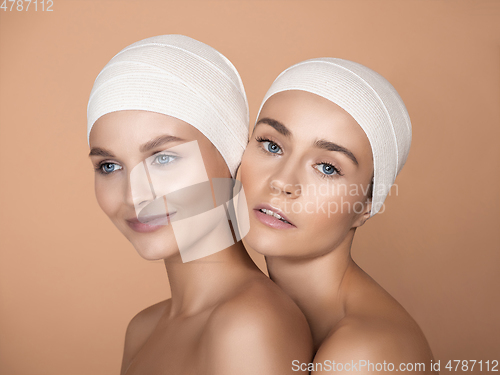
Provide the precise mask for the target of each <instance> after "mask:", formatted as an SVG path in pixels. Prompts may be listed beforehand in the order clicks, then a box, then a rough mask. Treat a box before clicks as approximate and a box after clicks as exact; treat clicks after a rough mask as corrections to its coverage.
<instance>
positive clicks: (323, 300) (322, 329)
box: [266, 230, 354, 350]
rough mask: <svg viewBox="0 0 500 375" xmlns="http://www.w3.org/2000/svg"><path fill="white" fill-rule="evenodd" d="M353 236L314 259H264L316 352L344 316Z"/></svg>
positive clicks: (270, 273)
mask: <svg viewBox="0 0 500 375" xmlns="http://www.w3.org/2000/svg"><path fill="white" fill-rule="evenodd" d="M353 236H354V230H353V231H352V232H349V235H348V236H346V238H345V239H344V240H343V242H342V243H341V244H340V245H339V246H337V247H336V248H335V249H333V250H332V251H329V252H328V253H326V254H324V255H321V256H316V257H313V258H300V259H298V258H289V257H266V262H267V268H268V271H269V276H270V277H271V279H272V280H273V281H274V282H275V283H276V284H278V285H279V286H280V287H281V288H282V289H283V290H284V291H285V293H286V294H288V295H289V296H290V297H291V298H292V299H293V300H294V301H295V303H296V304H297V305H298V306H299V308H300V309H301V310H302V312H303V313H304V315H305V317H306V319H307V321H308V323H309V327H310V328H311V333H312V336H313V342H314V346H315V349H316V350H317V349H318V348H319V346H320V345H321V343H322V342H323V340H324V339H325V338H326V337H327V336H328V334H329V333H330V332H331V331H332V329H333V328H334V327H335V325H336V324H337V323H338V322H339V321H340V320H341V319H342V318H343V317H344V315H345V307H346V306H345V305H346V300H345V298H344V287H345V285H346V277H347V276H348V275H349V273H350V271H351V269H352V268H353V266H354V262H353V260H352V258H351V244H352V239H353Z"/></svg>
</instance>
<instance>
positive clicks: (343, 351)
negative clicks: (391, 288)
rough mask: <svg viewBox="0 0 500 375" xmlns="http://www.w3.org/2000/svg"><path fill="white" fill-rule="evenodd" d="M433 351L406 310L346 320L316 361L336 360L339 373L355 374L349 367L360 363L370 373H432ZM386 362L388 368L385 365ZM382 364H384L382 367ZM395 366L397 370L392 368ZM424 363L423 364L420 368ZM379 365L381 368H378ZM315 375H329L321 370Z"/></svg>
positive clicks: (361, 369)
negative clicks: (408, 368) (322, 374)
mask: <svg viewBox="0 0 500 375" xmlns="http://www.w3.org/2000/svg"><path fill="white" fill-rule="evenodd" d="M431 360H433V357H432V353H431V350H430V348H429V345H428V343H427V340H426V339H425V336H424V335H423V333H422V331H421V330H420V328H419V327H418V325H417V324H416V322H415V321H414V320H413V319H412V318H411V317H410V316H409V315H408V314H407V313H406V312H404V311H397V310H396V311H393V314H391V311H388V314H387V315H378V314H374V315H371V316H351V317H346V318H344V319H343V320H342V321H341V322H340V323H339V324H338V326H337V327H336V328H335V329H334V331H333V332H332V333H331V334H330V335H329V336H328V337H327V338H326V339H325V340H324V341H323V343H322V344H321V347H320V348H319V350H318V352H317V353H316V356H315V358H314V362H315V364H316V363H325V361H327V362H328V361H330V362H331V361H335V362H336V363H337V366H338V368H337V370H341V371H336V372H337V373H338V372H340V373H343V372H344V373H346V374H347V373H352V371H353V369H350V368H349V369H346V368H345V366H346V365H347V364H349V365H350V366H352V364H355V363H357V364H358V367H359V366H361V365H364V367H361V368H358V370H359V371H361V372H363V373H366V374H380V373H391V372H393V371H396V369H398V370H399V371H401V370H403V369H400V367H399V366H400V365H401V366H407V365H408V366H412V370H411V371H412V373H420V374H430V373H431V371H430V364H431ZM384 363H385V365H384ZM378 364H380V365H378ZM391 364H393V365H394V368H393V369H391V368H390V367H391V366H392V365H391ZM420 364H423V365H420ZM377 366H378V367H377ZM317 370H318V371H313V372H312V374H321V373H323V372H324V373H326V371H325V369H324V368H323V372H322V371H321V369H320V368H318V369H317Z"/></svg>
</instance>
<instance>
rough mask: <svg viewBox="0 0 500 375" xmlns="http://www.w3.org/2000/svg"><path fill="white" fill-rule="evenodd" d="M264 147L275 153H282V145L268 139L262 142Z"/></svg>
mask: <svg viewBox="0 0 500 375" xmlns="http://www.w3.org/2000/svg"><path fill="white" fill-rule="evenodd" d="M262 144H263V145H264V147H265V148H266V150H267V151H269V152H271V153H273V154H281V147H280V146H278V145H277V144H276V143H274V142H271V141H266V142H263V143H262Z"/></svg>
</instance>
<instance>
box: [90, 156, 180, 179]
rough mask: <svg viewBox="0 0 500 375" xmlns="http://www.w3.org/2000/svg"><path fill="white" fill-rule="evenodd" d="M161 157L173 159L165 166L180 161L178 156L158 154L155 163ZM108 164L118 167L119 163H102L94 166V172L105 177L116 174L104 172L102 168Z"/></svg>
mask: <svg viewBox="0 0 500 375" xmlns="http://www.w3.org/2000/svg"><path fill="white" fill-rule="evenodd" d="M161 156H168V157H171V158H173V160H172V161H171V162H168V163H165V164H164V165H167V164H170V163H172V162H174V161H175V160H176V159H178V158H179V157H178V156H176V155H170V154H156V158H154V160H153V161H155V160H156V159H158V158H159V157H161ZM106 164H114V165H118V163H112V162H109V161H102V162H100V163H99V164H98V165H96V166H94V170H95V171H96V172H98V173H100V174H102V175H105V176H108V175H110V174H112V173H114V172H116V170H114V171H112V172H104V171H103V169H102V167H103V166H104V165H106ZM157 164H160V165H161V164H162V163H157Z"/></svg>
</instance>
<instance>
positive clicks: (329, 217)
mask: <svg viewBox="0 0 500 375" xmlns="http://www.w3.org/2000/svg"><path fill="white" fill-rule="evenodd" d="M410 143H411V123H410V119H409V116H408V113H407V111H406V108H405V105H404V103H403V101H402V99H401V98H400V96H399V95H398V93H397V92H396V90H395V89H394V87H393V86H392V85H391V84H390V83H389V82H388V81H387V80H386V79H384V78H383V77H382V76H381V75H379V74H378V73H376V72H374V71H372V70H371V69H369V68H367V67H365V66H363V65H361V64H358V63H355V62H352V61H347V60H342V59H335V58H319V59H312V60H307V61H303V62H301V63H298V64H296V65H293V66H291V67H290V68H288V69H286V70H285V71H284V72H282V73H281V74H280V75H279V76H278V78H277V79H276V80H275V81H274V83H273V84H272V86H271V88H270V89H269V90H268V92H267V94H266V95H265V97H264V100H263V102H262V105H261V109H260V111H259V114H258V118H257V122H256V126H255V128H254V130H253V133H252V136H251V139H250V143H249V145H248V146H247V149H246V150H245V153H244V155H243V159H242V163H241V167H240V172H241V181H242V184H243V187H244V188H245V194H246V198H247V203H248V208H249V211H250V232H249V233H248V235H247V236H246V237H245V243H246V244H247V245H249V246H250V247H252V248H253V249H255V250H256V251H258V252H259V253H261V254H263V255H265V256H266V261H267V265H268V270H269V274H270V276H271V278H272V279H273V280H274V281H275V282H276V283H277V284H278V285H279V286H280V287H282V288H283V290H285V292H286V293H287V294H288V295H290V296H291V297H292V299H293V300H294V301H295V302H296V303H297V305H298V306H299V307H300V308H301V310H302V311H303V312H304V314H305V315H306V318H307V320H308V322H309V325H310V328H311V331H312V335H313V341H314V346H315V350H316V351H317V354H316V357H315V361H314V366H313V367H312V368H310V369H314V371H313V372H312V373H314V374H316V373H323V372H324V373H331V371H336V373H346V374H347V373H352V372H353V371H356V369H355V368H350V367H349V368H347V367H345V365H346V364H348V366H351V364H352V363H365V364H366V363H368V362H371V363H383V362H384V361H385V362H386V363H393V364H394V366H395V368H396V369H397V368H398V366H399V364H400V363H416V362H424V363H425V366H426V367H425V370H423V371H420V372H422V373H429V372H430V362H431V359H432V353H431V351H430V348H429V346H428V344H427V341H426V339H425V337H424V335H423V333H422V332H421V330H420V328H419V327H418V325H417V324H416V323H415V321H414V320H413V319H412V318H411V317H410V315H409V314H408V313H407V312H406V311H405V310H404V308H403V307H402V306H401V305H400V304H399V303H398V302H397V301H395V300H394V299H393V298H392V297H391V296H390V295H389V294H388V293H387V292H386V291H385V290H383V288H382V287H381V286H379V285H378V284H377V283H376V282H375V281H374V280H373V279H371V278H370V277H369V276H368V275H367V274H366V273H365V272H364V271H363V270H361V269H360V268H359V267H358V266H357V265H356V264H355V263H354V261H353V260H352V258H351V245H352V241H353V237H354V233H355V232H356V229H357V228H358V227H360V226H361V225H363V224H364V223H365V221H366V220H368V219H369V218H370V217H371V216H373V215H375V214H376V213H377V212H383V202H384V200H385V198H386V196H387V195H388V193H389V190H390V188H391V186H392V185H393V183H394V180H395V178H396V176H397V175H398V173H399V172H400V171H401V168H402V167H403V165H404V164H405V161H406V158H407V155H408V152H409V149H410ZM332 361H335V362H336V363H337V364H338V365H337V367H335V365H334V364H333V363H332ZM360 361H361V362H360ZM362 361H365V362H362ZM343 366H344V367H343ZM295 368H299V366H297V367H295ZM332 369H333V370H332ZM421 370H422V369H421ZM322 371H323V372H322ZM358 371H361V372H362V373H380V372H384V371H387V372H389V371H391V370H390V369H387V368H383V369H381V368H379V367H377V368H368V367H362V368H359V366H358ZM417 372H419V371H417Z"/></svg>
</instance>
